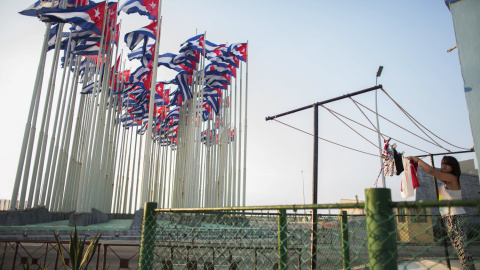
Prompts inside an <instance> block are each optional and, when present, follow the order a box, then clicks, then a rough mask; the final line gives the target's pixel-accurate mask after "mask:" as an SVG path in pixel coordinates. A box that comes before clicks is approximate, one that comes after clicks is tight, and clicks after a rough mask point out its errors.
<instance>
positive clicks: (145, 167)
mask: <svg viewBox="0 0 480 270" xmlns="http://www.w3.org/2000/svg"><path fill="white" fill-rule="evenodd" d="M161 14H162V0H159V1H158V15H157V17H158V18H157V29H156V31H157V32H156V35H155V37H156V39H155V55H154V57H153V70H152V71H151V72H152V81H151V83H150V107H149V108H150V109H149V111H148V125H149V126H148V129H147V134H146V138H145V158H144V161H143V162H144V164H143V190H142V199H141V204H140V205H143V204H144V203H145V202H147V198H148V197H147V196H145V195H146V193H147V183H148V182H149V180H150V170H149V169H150V155H151V145H152V128H153V105H154V101H155V88H156V82H157V68H158V53H159V48H160V28H161V21H162V18H161Z"/></svg>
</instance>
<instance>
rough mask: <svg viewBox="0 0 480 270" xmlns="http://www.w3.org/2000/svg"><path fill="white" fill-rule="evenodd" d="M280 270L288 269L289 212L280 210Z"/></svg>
mask: <svg viewBox="0 0 480 270" xmlns="http://www.w3.org/2000/svg"><path fill="white" fill-rule="evenodd" d="M278 214H279V215H278V269H279V270H282V269H287V263H288V262H287V260H288V245H287V210H285V209H282V210H278Z"/></svg>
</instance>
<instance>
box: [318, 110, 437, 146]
mask: <svg viewBox="0 0 480 270" xmlns="http://www.w3.org/2000/svg"><path fill="white" fill-rule="evenodd" d="M322 107H324V108H325V109H327V110H328V111H329V112H330V113H332V112H333V113H335V114H338V115H340V116H341V117H343V118H345V119H348V120H350V121H352V122H354V123H355V124H357V125H360V126H362V127H364V128H366V129H368V130H371V131H373V132H377V133H379V134H380V135H382V137H383V138H384V135H385V136H387V137H388V138H390V139H393V140H395V141H397V142H399V143H402V144H404V145H406V146H409V147H411V148H413V149H417V150H419V151H422V152H425V153H428V151H425V150H422V149H419V148H417V147H414V146H412V145H409V144H407V143H405V142H402V141H400V140H398V139H395V138H393V137H391V136H389V135H387V134H384V133H381V132H378V130H377V129H371V128H369V127H367V126H365V125H363V124H361V123H358V122H357V121H355V120H353V119H350V118H348V117H346V116H344V115H342V114H340V113H338V112H336V111H333V110H330V109H328V108H327V107H325V106H322ZM333 113H332V114H333ZM337 118H338V117H337ZM340 121H341V120H340ZM342 122H343V121H342ZM343 123H344V124H345V125H347V124H346V123H345V122H343ZM347 126H348V125H347ZM384 140H385V139H384ZM375 147H377V148H379V147H378V146H377V145H375Z"/></svg>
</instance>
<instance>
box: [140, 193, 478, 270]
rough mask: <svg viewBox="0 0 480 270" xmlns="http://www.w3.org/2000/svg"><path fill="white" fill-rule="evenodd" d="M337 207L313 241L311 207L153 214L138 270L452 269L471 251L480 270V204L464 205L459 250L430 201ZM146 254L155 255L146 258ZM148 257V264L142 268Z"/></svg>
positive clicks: (319, 219) (322, 218)
mask: <svg viewBox="0 0 480 270" xmlns="http://www.w3.org/2000/svg"><path fill="white" fill-rule="evenodd" d="M477 203H478V207H480V201H478V202H477ZM399 205H400V204H399ZM411 205H413V204H411ZM470 205H471V204H470ZM336 206H337V207H335V208H334V207H331V208H326V207H324V208H323V209H329V212H330V213H335V214H329V215H327V214H323V213H322V214H318V216H317V230H316V233H315V235H313V236H312V215H311V210H305V211H304V210H296V211H294V210H293V207H292V208H291V209H284V210H262V211H260V210H257V209H258V208H257V209H255V210H236V211H202V210H201V209H197V210H195V211H189V212H179V211H175V212H173V211H172V212H162V211H160V210H155V211H152V212H151V214H150V218H148V217H147V218H145V219H144V220H145V224H144V229H143V232H142V251H141V253H142V254H141V258H140V261H141V262H140V268H141V269H312V258H314V259H315V261H314V263H313V264H314V265H315V266H316V267H315V269H449V268H448V263H450V266H451V269H462V263H461V260H460V259H459V255H458V254H467V257H468V254H471V255H472V259H474V260H473V261H468V260H467V263H475V262H477V268H478V269H480V268H479V267H478V266H479V265H478V263H480V261H479V257H480V256H479V255H480V215H479V212H478V210H477V209H479V208H478V207H473V208H468V207H466V209H467V212H468V215H466V216H465V217H464V218H462V219H461V220H460V223H459V224H460V225H463V226H464V228H466V240H465V241H464V243H465V246H461V248H460V249H459V250H460V252H457V251H456V249H455V246H457V247H458V245H457V244H456V243H453V244H452V239H451V238H450V237H449V234H450V233H449V232H452V230H447V229H445V224H444V225H442V221H443V219H442V218H441V217H440V215H439V214H438V207H435V206H433V207H432V204H431V203H430V204H429V205H428V207H427V206H422V203H416V204H415V205H414V206H408V205H407V204H404V205H403V206H402V207H400V206H398V205H397V204H396V203H391V202H389V203H385V202H381V201H376V200H370V201H368V199H367V202H366V203H365V209H363V204H362V208H353V207H352V206H348V207H343V206H342V205H336ZM397 206H398V207H397ZM297 207H298V206H297ZM342 210H344V211H342ZM307 211H308V212H307ZM444 223H445V222H444ZM450 223H451V222H450ZM450 223H449V224H447V226H450V225H451V224H450ZM457 225H458V224H457ZM458 228H459V227H457V228H456V229H454V230H453V231H456V230H458ZM315 236H316V237H315ZM314 238H316V246H315V249H316V254H314V256H312V252H311V251H312V239H314ZM457 238H458V237H457ZM148 241H151V242H150V244H149V242H148ZM455 241H457V240H454V242H455ZM147 247H150V248H147ZM465 247H466V248H465ZM146 251H148V252H149V254H150V255H144V253H148V252H146ZM467 251H468V252H467ZM142 256H144V257H143V258H144V259H142ZM460 257H461V256H460ZM475 259H476V260H475ZM142 260H145V261H146V262H148V263H146V264H145V263H144V264H143V265H142ZM145 261H144V262H145ZM470 269H471V268H470Z"/></svg>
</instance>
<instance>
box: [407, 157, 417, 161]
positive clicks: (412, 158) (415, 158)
mask: <svg viewBox="0 0 480 270" xmlns="http://www.w3.org/2000/svg"><path fill="white" fill-rule="evenodd" d="M407 158H408V159H410V160H413V161H415V162H418V161H419V160H420V159H419V158H418V157H416V156H409V157H407Z"/></svg>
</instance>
